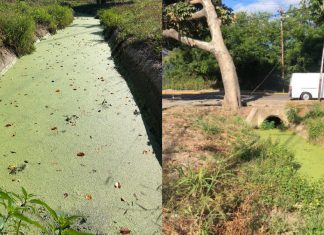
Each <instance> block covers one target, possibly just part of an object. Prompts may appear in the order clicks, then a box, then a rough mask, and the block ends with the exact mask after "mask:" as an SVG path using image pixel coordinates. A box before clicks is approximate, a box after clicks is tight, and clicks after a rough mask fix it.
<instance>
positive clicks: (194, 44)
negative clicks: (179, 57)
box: [162, 29, 212, 51]
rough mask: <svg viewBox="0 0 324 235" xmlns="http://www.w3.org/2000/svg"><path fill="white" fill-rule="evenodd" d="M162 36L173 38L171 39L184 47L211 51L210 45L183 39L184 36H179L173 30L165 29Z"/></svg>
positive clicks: (186, 38) (187, 38)
mask: <svg viewBox="0 0 324 235" xmlns="http://www.w3.org/2000/svg"><path fill="white" fill-rule="evenodd" d="M162 35H163V36H164V37H169V38H173V39H175V40H177V41H179V42H181V43H183V44H185V45H188V46H191V47H197V48H200V49H203V50H205V51H211V50H212V46H211V44H210V43H208V42H203V41H200V40H196V39H192V38H189V37H185V36H181V35H180V33H179V32H177V31H176V30H175V29H165V30H163V32H162Z"/></svg>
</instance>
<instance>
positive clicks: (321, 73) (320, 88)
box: [318, 44, 324, 102]
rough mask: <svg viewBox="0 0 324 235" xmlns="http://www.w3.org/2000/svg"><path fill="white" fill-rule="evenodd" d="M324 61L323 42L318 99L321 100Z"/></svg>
mask: <svg viewBox="0 0 324 235" xmlns="http://www.w3.org/2000/svg"><path fill="white" fill-rule="evenodd" d="M323 63H324V44H323V51H322V61H321V71H320V79H319V86H318V100H319V101H320V102H321V98H322V97H321V96H322V93H323V92H322V90H323Z"/></svg>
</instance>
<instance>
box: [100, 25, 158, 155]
mask: <svg viewBox="0 0 324 235" xmlns="http://www.w3.org/2000/svg"><path fill="white" fill-rule="evenodd" d="M104 33H105V38H106V40H107V41H108V43H109V44H110V46H111V48H112V56H113V58H114V60H115V62H116V64H117V66H118V69H119V71H120V72H121V73H122V74H123V76H124V77H125V78H126V79H127V83H128V84H129V86H130V88H131V90H132V93H133V94H134V96H135V97H136V100H137V103H138V105H139V107H140V109H141V111H142V113H143V114H144V118H145V119H146V123H147V125H148V126H147V129H148V132H149V133H150V134H152V135H153V136H154V137H155V139H156V142H157V145H159V146H158V147H156V148H155V149H156V151H158V149H160V145H161V138H162V137H161V133H162V130H161V122H162V112H161V105H162V103H161V87H162V60H161V57H160V56H158V55H156V54H157V53H156V52H155V51H154V48H152V46H150V42H146V41H145V42H143V41H134V40H133V39H131V38H130V39H127V40H123V41H122V40H120V39H119V38H120V37H118V33H119V30H118V29H105V32H104ZM158 154H159V155H160V153H158Z"/></svg>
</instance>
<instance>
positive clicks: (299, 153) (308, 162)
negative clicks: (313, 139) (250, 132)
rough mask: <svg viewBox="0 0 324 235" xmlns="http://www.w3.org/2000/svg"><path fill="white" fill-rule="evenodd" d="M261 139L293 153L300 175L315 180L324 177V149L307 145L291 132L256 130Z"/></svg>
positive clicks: (307, 143) (305, 141)
mask: <svg viewBox="0 0 324 235" xmlns="http://www.w3.org/2000/svg"><path fill="white" fill-rule="evenodd" d="M257 133H258V134H259V135H260V136H261V138H271V139H272V140H273V141H279V142H280V143H281V144H283V145H284V146H286V148H287V149H289V150H290V151H291V152H293V153H294V156H295V160H296V162H298V163H299V164H300V169H299V171H300V173H301V174H303V175H304V176H306V177H308V178H311V179H314V180H317V179H322V178H323V177H324V148H323V147H320V146H318V145H314V144H311V143H309V142H308V141H307V140H306V139H304V138H302V137H301V136H299V135H297V134H295V133H293V132H292V131H281V130H278V129H272V130H257Z"/></svg>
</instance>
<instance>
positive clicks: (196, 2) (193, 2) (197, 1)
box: [189, 0, 201, 5]
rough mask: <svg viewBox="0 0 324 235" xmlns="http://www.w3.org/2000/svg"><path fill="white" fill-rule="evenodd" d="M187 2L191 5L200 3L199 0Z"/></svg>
mask: <svg viewBox="0 0 324 235" xmlns="http://www.w3.org/2000/svg"><path fill="white" fill-rule="evenodd" d="M189 3H190V4H192V5H196V4H201V0H191V1H189Z"/></svg>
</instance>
